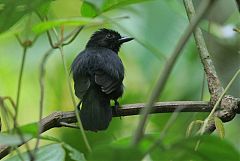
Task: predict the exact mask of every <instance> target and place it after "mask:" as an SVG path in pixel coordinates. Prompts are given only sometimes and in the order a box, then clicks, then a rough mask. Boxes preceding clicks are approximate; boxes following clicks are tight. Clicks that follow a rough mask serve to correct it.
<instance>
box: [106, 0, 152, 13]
mask: <svg viewBox="0 0 240 161" xmlns="http://www.w3.org/2000/svg"><path fill="white" fill-rule="evenodd" d="M149 1H152V0H105V1H104V3H103V6H102V10H103V11H109V10H112V9H115V8H119V7H124V6H127V5H130V4H135V3H140V2H149Z"/></svg>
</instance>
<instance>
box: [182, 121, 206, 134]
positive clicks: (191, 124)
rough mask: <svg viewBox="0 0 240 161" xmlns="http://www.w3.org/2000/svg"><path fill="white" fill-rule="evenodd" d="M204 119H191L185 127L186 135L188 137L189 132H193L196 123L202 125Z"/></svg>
mask: <svg viewBox="0 0 240 161" xmlns="http://www.w3.org/2000/svg"><path fill="white" fill-rule="evenodd" d="M203 122H204V121H202V120H195V121H192V122H191V123H190V124H189V126H188V128H187V131H186V136H187V137H189V136H190V135H191V133H192V132H193V129H194V127H195V126H196V125H202V124H203ZM198 129H200V127H198Z"/></svg>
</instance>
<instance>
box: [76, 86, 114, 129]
mask: <svg viewBox="0 0 240 161" xmlns="http://www.w3.org/2000/svg"><path fill="white" fill-rule="evenodd" d="M81 101H82V107H81V110H80V118H81V121H82V124H83V128H84V129H85V130H90V131H95V132H97V131H98V130H105V129H107V127H108V125H109V123H110V121H111V119H112V109H111V108H110V100H109V99H108V98H106V96H104V94H103V93H101V92H100V91H98V90H96V89H94V88H91V87H90V88H89V90H88V92H87V93H86V94H85V96H84V97H83V99H82V100H81Z"/></svg>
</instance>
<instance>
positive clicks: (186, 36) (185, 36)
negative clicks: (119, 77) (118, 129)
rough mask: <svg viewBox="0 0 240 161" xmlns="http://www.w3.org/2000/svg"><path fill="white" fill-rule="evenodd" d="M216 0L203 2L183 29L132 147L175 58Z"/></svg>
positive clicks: (143, 128) (145, 110)
mask: <svg viewBox="0 0 240 161" xmlns="http://www.w3.org/2000/svg"><path fill="white" fill-rule="evenodd" d="M215 1H216V0H204V1H202V2H201V4H200V6H199V12H198V14H197V15H195V16H194V18H193V19H192V20H191V23H190V24H189V25H188V26H187V28H186V29H185V31H184V33H183V35H182V36H181V38H180V40H179V41H178V43H177V45H176V47H175V49H174V50H173V53H172V54H171V56H170V58H169V59H168V60H167V61H166V64H165V66H164V69H163V71H162V73H161V75H160V78H159V80H158V82H157V83H156V86H155V88H154V90H153V92H152V94H151V96H150V99H149V101H148V103H147V105H146V108H144V109H143V110H142V112H141V113H142V115H141V118H140V121H139V124H138V126H137V129H136V131H135V134H134V136H133V142H132V144H133V145H137V144H138V142H139V141H140V140H141V138H142V136H143V134H144V130H145V125H146V122H147V119H148V114H149V113H150V112H151V110H153V104H154V102H155V101H156V100H157V98H158V97H159V96H160V95H161V92H162V91H163V89H164V86H165V84H166V82H167V79H168V77H169V75H170V73H171V71H172V69H173V67H174V64H175V62H176V61H177V58H178V57H179V55H180V53H181V50H182V49H183V47H184V45H185V44H186V42H187V40H188V39H189V37H190V36H191V34H192V32H193V30H194V29H195V28H196V26H197V25H198V23H199V22H200V20H201V19H202V17H203V16H204V15H205V14H206V13H207V12H208V11H209V9H210V8H211V7H212V6H213V3H214V2H215Z"/></svg>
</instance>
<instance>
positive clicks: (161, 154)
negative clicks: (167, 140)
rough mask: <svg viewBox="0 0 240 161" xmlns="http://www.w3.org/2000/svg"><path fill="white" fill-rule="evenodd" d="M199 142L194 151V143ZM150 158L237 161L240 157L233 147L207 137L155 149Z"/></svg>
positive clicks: (176, 160) (165, 160)
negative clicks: (163, 148)
mask: <svg viewBox="0 0 240 161" xmlns="http://www.w3.org/2000/svg"><path fill="white" fill-rule="evenodd" d="M199 140H201V143H200V145H199V147H198V150H197V151H195V150H194V149H195V146H196V143H197V142H198V141H199ZM151 158H152V159H153V160H161V161H169V160H174V161H183V160H194V161H216V160H227V161H238V160H239V159H240V155H239V152H238V151H237V150H236V149H235V148H234V146H233V145H231V144H229V143H228V142H226V141H224V140H222V139H220V138H218V137H215V136H209V135H208V136H198V137H192V138H187V139H183V140H181V141H179V142H177V143H175V144H172V145H170V147H169V148H167V149H165V150H162V149H158V148H156V149H155V150H154V151H153V152H152V153H151Z"/></svg>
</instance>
